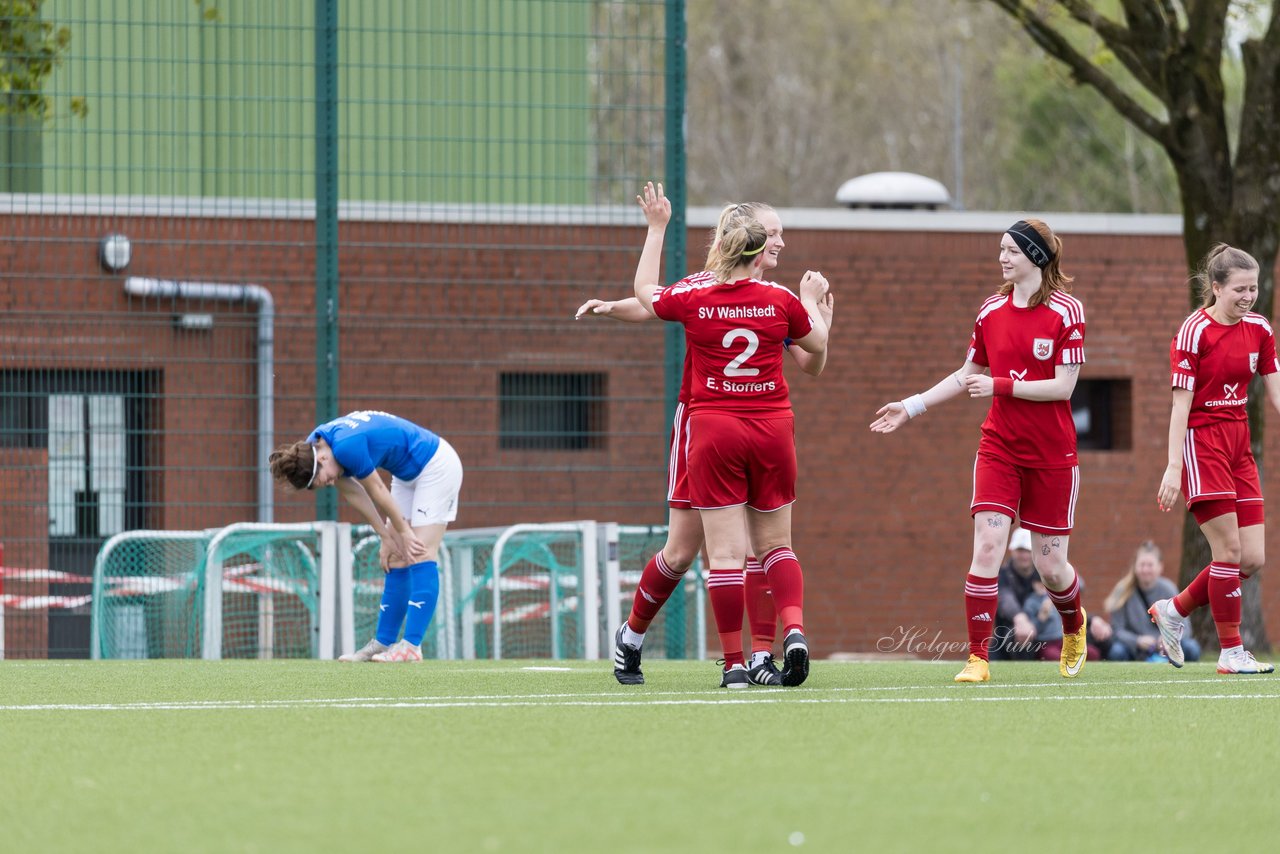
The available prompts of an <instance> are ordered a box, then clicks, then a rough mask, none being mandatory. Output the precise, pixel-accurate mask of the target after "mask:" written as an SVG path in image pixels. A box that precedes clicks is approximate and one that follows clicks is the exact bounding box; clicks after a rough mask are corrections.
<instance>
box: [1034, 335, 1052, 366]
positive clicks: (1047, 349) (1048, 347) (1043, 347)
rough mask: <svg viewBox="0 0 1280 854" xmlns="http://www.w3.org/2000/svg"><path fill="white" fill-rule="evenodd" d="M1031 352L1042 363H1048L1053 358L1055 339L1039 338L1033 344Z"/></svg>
mask: <svg viewBox="0 0 1280 854" xmlns="http://www.w3.org/2000/svg"><path fill="white" fill-rule="evenodd" d="M1031 343H1032V346H1031V352H1032V354H1033V355H1034V356H1035V357H1036V358H1037V359H1039V360H1040V361H1042V362H1043V361H1046V360H1047V359H1049V358H1050V357H1052V356H1053V339H1052V338H1037V339H1036V340H1035V341H1033V342H1031Z"/></svg>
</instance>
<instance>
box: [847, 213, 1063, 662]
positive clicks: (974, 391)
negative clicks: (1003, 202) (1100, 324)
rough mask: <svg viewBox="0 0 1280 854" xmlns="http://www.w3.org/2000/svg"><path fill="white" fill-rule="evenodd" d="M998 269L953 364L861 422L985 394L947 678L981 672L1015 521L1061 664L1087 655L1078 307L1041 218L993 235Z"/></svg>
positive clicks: (897, 421) (886, 426)
mask: <svg viewBox="0 0 1280 854" xmlns="http://www.w3.org/2000/svg"><path fill="white" fill-rule="evenodd" d="M1000 268H1001V272H1002V274H1003V279H1004V281H1003V283H1002V284H1001V285H1000V287H999V288H998V289H997V291H996V293H995V295H994V296H991V297H989V298H988V299H987V300H986V301H985V302H984V303H983V304H982V308H981V309H980V310H979V312H978V319H977V321H976V322H975V323H974V325H973V336H972V338H971V340H970V344H969V350H968V354H967V355H966V357H965V362H964V365H963V366H962V367H961V368H960V370H958V371H956V372H955V373H953V374H950V375H949V376H947V377H946V378H944V379H943V380H942V381H941V382H939V383H938V384H937V385H935V386H934V387H933V388H930V389H929V390H927V391H925V392H923V393H921V394H913V395H911V396H910V397H907V398H906V399H904V400H901V401H896V402H893V403H886V404H885V405H884V406H882V407H880V409H879V411H877V413H876V414H877V415H878V416H879V417H878V418H877V419H876V420H875V421H874V422H872V424H871V429H872V430H873V431H875V432H877V433H892V432H893V431H894V430H897V429H898V428H899V427H901V426H903V425H904V424H906V423H907V422H908V421H910V420H911V419H912V418H915V417H917V416H919V415H923V414H924V413H925V412H926V411H927V410H928V408H929V407H930V406H937V405H938V404H940V403H942V402H943V401H945V400H949V399H950V398H952V397H955V396H956V395H959V394H961V393H964V394H967V395H968V396H969V397H970V398H992V401H991V409H990V411H989V412H988V413H987V418H986V420H985V421H984V422H983V423H982V439H981V441H980V442H979V445H978V456H977V460H976V461H975V463H974V469H973V503H972V505H971V506H970V508H969V512H970V514H971V515H972V517H973V561H972V563H971V564H970V566H969V574H968V577H967V578H966V579H965V588H964V591H965V592H964V601H965V616H966V618H967V625H968V633H969V661H968V663H966V664H965V667H964V669H963V670H962V671H960V673H959V674H958V675H957V676H956V681H957V682H986V681H987V680H988V679H990V678H991V677H990V668H989V665H988V647H989V645H990V641H991V635H992V629H993V627H994V626H995V613H996V598H997V596H996V594H997V581H996V579H997V577H998V575H999V572H1000V561H1001V559H1002V558H1003V556H1004V553H1005V546H1006V544H1007V543H1008V540H1009V534H1010V530H1011V528H1012V524H1013V520H1014V518H1015V517H1017V518H1018V519H1019V520H1020V522H1021V525H1022V527H1023V528H1026V529H1027V530H1028V531H1030V532H1031V535H1032V537H1031V539H1032V554H1033V555H1034V559H1035V565H1036V569H1037V570H1039V572H1040V577H1041V579H1042V580H1043V581H1044V584H1045V587H1046V588H1048V591H1049V596H1050V598H1051V599H1052V600H1053V603H1054V605H1055V606H1056V607H1057V609H1058V613H1059V614H1060V615H1061V616H1062V634H1063V638H1062V656H1061V659H1060V661H1059V664H1058V670H1059V672H1060V673H1061V674H1062V675H1063V676H1065V677H1068V678H1071V677H1074V676H1077V675H1079V673H1080V671H1081V670H1082V669H1083V667H1084V661H1085V657H1086V653H1087V646H1086V644H1085V622H1086V615H1085V612H1084V609H1083V608H1082V607H1081V606H1080V580H1079V578H1078V577H1077V576H1076V572H1075V569H1074V568H1073V567H1072V566H1071V564H1070V563H1068V562H1067V544H1068V541H1069V540H1070V535H1071V528H1072V525H1073V524H1074V521H1075V505H1076V495H1077V493H1078V491H1079V487H1080V467H1079V466H1078V465H1077V457H1076V429H1075V422H1074V421H1073V420H1072V417H1071V393H1072V391H1074V390H1075V387H1076V380H1077V379H1078V378H1079V372H1080V366H1081V365H1082V364H1084V332H1085V321H1084V306H1082V305H1081V304H1080V301H1079V300H1078V299H1076V298H1075V297H1073V296H1071V295H1070V287H1071V281H1072V279H1071V277H1069V276H1067V275H1065V274H1064V273H1063V272H1062V241H1061V240H1060V239H1059V238H1058V237H1057V235H1055V234H1054V233H1053V232H1052V231H1051V230H1050V229H1049V226H1047V225H1045V224H1044V223H1043V222H1041V221H1040V220H1037V219H1030V220H1019V221H1018V222H1015V223H1014V224H1013V225H1012V226H1010V228H1009V230H1008V231H1007V232H1005V234H1004V236H1003V237H1002V238H1001V239H1000ZM988 368H989V369H990V372H991V373H990V375H989V376H988V375H987V374H986V373H985V370H986V369H988Z"/></svg>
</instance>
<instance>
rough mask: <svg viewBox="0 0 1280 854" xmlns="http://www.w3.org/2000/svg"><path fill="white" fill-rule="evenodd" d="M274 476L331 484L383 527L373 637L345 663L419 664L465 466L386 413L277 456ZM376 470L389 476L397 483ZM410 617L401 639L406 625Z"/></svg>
mask: <svg viewBox="0 0 1280 854" xmlns="http://www.w3.org/2000/svg"><path fill="white" fill-rule="evenodd" d="M269 462H270V465H271V474H272V476H273V477H274V478H275V479H276V480H278V481H282V482H284V483H286V484H288V485H289V486H291V487H293V488H294V489H299V490H302V489H320V488H321V487H325V486H330V485H332V486H335V487H337V489H338V491H339V492H340V493H342V496H343V498H345V499H346V500H347V502H348V503H349V504H351V506H353V507H355V508H356V509H357V510H359V511H360V515H362V516H364V518H365V519H367V520H368V521H369V524H370V525H372V526H373V528H374V530H375V531H377V532H378V536H379V537H380V538H381V539H382V547H381V549H380V551H379V554H378V561H379V563H381V565H382V570H383V572H385V573H386V579H385V583H384V585H383V589H382V604H381V608H380V612H379V614H378V629H377V634H376V635H375V636H374V637H373V639H372V640H370V641H369V642H368V643H367V644H365V645H364V646H363V647H362V648H361V649H359V650H357V651H356V652H354V653H350V654H347V655H343V656H340V657H339V660H340V661H380V662H393V661H421V660H422V638H423V636H424V635H425V634H426V632H427V626H428V624H430V622H431V616H432V614H433V613H434V612H435V607H436V598H437V597H438V595H439V592H440V578H439V569H438V566H437V564H436V554H437V552H438V551H439V548H440V542H441V540H443V539H444V531H445V528H447V527H448V525H449V523H450V522H452V521H453V520H454V519H456V518H457V517H458V492H459V490H460V489H461V488H462V462H461V461H460V460H459V459H458V454H457V453H456V452H455V451H454V450H453V447H452V446H451V445H450V444H449V443H448V442H446V441H445V440H444V439H442V438H441V437H439V436H437V435H436V434H435V433H432V432H431V431H430V430H427V429H425V428H423V427H419V426H418V425H417V424H414V423H413V422H412V421H407V420H405V419H403V418H400V417H398V416H395V415H391V414H390V413H387V412H376V411H373V410H368V411H361V412H352V413H350V414H349V415H344V416H342V417H341V418H335V419H334V420H332V421H329V422H327V423H325V424H321V425H320V426H319V427H317V428H316V429H314V430H312V431H311V435H309V436H307V438H305V439H303V440H302V441H301V442H294V443H293V444H292V445H284V446H282V447H280V448H277V449H276V450H275V451H273V452H272V453H271V458H270V461H269ZM378 469H385V470H386V471H387V472H389V473H390V474H391V488H390V489H388V488H387V485H386V483H384V482H383V480H382V476H381V475H380V474H379V473H378ZM401 623H404V637H403V638H402V639H400V640H399V641H397V640H396V639H397V638H398V637H399V636H400V624H401Z"/></svg>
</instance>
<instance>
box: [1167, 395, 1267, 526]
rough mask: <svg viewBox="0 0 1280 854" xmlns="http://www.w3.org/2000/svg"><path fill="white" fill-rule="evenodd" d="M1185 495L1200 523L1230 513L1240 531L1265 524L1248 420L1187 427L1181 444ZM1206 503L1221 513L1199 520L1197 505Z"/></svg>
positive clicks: (1260, 487)
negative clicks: (1250, 444)
mask: <svg viewBox="0 0 1280 854" xmlns="http://www.w3.org/2000/svg"><path fill="white" fill-rule="evenodd" d="M1182 494H1183V495H1185V496H1186V499H1187V507H1188V508H1190V509H1191V512H1192V513H1193V514H1195V517H1196V520H1197V521H1199V522H1200V523H1201V524H1203V523H1204V522H1207V521H1208V520H1209V519H1212V518H1214V517H1215V516H1221V515H1224V514H1225V513H1231V512H1234V513H1235V514H1236V516H1237V517H1238V523H1239V525H1240V527H1241V528H1247V527H1249V526H1250V525H1261V524H1262V523H1263V521H1264V519H1263V515H1264V514H1263V509H1262V484H1261V483H1260V482H1259V480H1258V463H1257V461H1256V460H1254V458H1253V449H1252V448H1250V447H1249V423H1248V422H1247V421H1217V422H1214V423H1213V424H1209V425H1208V426H1205V427H1188V428H1187V438H1186V439H1185V440H1184V441H1183V443H1182ZM1224 500H1226V501H1234V502H1235V506H1234V507H1232V506H1231V505H1230V504H1226V503H1222V502H1223V501H1224ZM1203 502H1215V503H1214V504H1213V505H1212V507H1213V510H1214V511H1220V512H1212V513H1211V514H1210V515H1209V516H1207V517H1205V518H1203V519H1202V518H1200V517H1201V515H1202V514H1201V513H1197V512H1196V509H1195V506H1196V505H1197V504H1201V503H1203Z"/></svg>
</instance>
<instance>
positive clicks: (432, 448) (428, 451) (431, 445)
mask: <svg viewBox="0 0 1280 854" xmlns="http://www.w3.org/2000/svg"><path fill="white" fill-rule="evenodd" d="M316 439H324V440H325V441H326V442H328V443H329V447H330V448H332V449H333V458H334V459H335V460H337V461H338V465H340V466H342V468H343V475H344V476H350V477H355V478H365V477H368V476H369V475H371V474H373V471H374V469H386V470H387V471H389V472H391V473H392V474H393V475H395V476H396V477H398V478H400V479H401V480H413V479H414V478H416V477H417V476H418V475H419V474H421V473H422V469H423V467H424V466H426V464H427V463H428V462H429V461H430V460H431V458H432V457H433V456H435V453H436V449H437V448H439V447H440V437H439V436H437V435H436V434H435V433H432V432H431V431H430V430H426V429H424V428H422V427H419V426H418V425H417V424H414V423H413V422H412V421H406V420H405V419H403V418H400V417H398V416H395V415H391V414H390V413H387V412H377V411H374V410H367V411H363V412H352V413H351V414H350V415H344V416H342V417H341V418H335V419H333V420H332V421H330V422H328V423H327V424H321V425H320V426H319V427H317V428H316V429H314V430H312V431H311V435H310V436H308V437H307V441H308V442H312V443H314V442H315V441H316Z"/></svg>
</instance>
